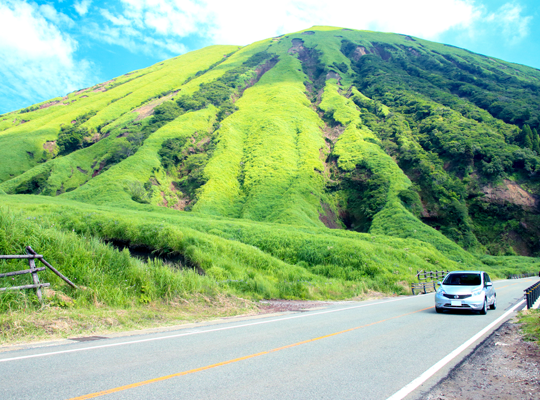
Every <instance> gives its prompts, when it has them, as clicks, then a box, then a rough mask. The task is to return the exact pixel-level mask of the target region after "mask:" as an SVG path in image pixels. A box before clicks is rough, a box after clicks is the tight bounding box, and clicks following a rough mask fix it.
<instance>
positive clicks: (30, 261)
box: [26, 250, 43, 303]
mask: <svg viewBox="0 0 540 400" xmlns="http://www.w3.org/2000/svg"><path fill="white" fill-rule="evenodd" d="M26 253H27V254H29V252H28V250H27V251H26ZM28 264H29V265H30V269H31V270H32V280H33V281H34V285H36V294H37V297H38V300H39V302H40V303H43V297H42V296H41V288H40V287H39V276H38V274H37V269H36V263H35V261H34V259H33V258H29V259H28Z"/></svg>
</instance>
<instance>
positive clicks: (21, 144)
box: [0, 46, 238, 181]
mask: <svg viewBox="0 0 540 400" xmlns="http://www.w3.org/2000/svg"><path fill="white" fill-rule="evenodd" d="M237 49H238V47H237V46H211V47H207V48H205V49H202V50H199V51H195V52H191V53H188V54H185V55H183V56H180V57H177V58H175V59H171V60H168V61H166V62H164V63H162V64H156V65H154V66H152V67H149V68H147V69H145V70H141V71H137V72H136V73H135V74H133V76H134V77H137V78H136V79H133V80H130V79H132V77H131V76H123V77H120V78H118V79H117V80H116V82H122V81H126V83H125V84H122V85H119V86H116V87H114V88H112V89H111V90H107V91H105V92H94V91H93V90H92V88H90V89H89V91H87V92H85V93H84V94H81V95H80V96H82V95H87V96H88V97H86V98H80V97H78V100H76V101H75V102H72V103H70V104H69V105H66V106H52V107H49V108H47V109H43V110H37V111H34V112H30V113H25V114H22V115H23V116H24V118H25V119H26V118H27V119H30V121H29V122H27V123H24V124H20V125H18V126H15V127H13V128H11V129H7V130H4V131H2V132H0V158H5V157H8V155H9V158H10V160H12V161H13V162H10V163H2V164H0V181H5V180H7V179H9V178H12V177H15V176H18V175H20V174H21V173H23V172H25V171H27V170H28V169H30V168H32V167H33V166H35V165H36V162H37V161H38V160H39V159H40V158H41V155H42V154H43V144H44V143H45V142H46V141H52V140H55V139H56V137H57V135H58V132H59V130H60V125H61V124H68V123H71V121H72V120H75V118H76V117H78V116H79V115H81V114H84V113H86V112H89V111H97V112H98V113H97V114H96V115H95V116H94V117H92V118H91V119H90V120H88V121H87V122H86V123H85V124H83V126H86V127H88V128H90V129H94V130H95V129H96V128H97V127H98V126H99V125H102V124H104V123H106V122H109V121H112V120H115V119H117V118H119V117H120V116H121V115H123V114H125V113H126V112H129V111H131V110H132V109H134V108H136V107H138V106H140V105H142V104H143V103H144V102H145V101H146V100H148V99H150V98H152V97H154V96H157V95H158V94H160V93H161V92H163V91H166V90H173V89H178V88H180V86H181V85H182V84H183V82H184V81H185V80H186V79H187V78H188V77H190V76H191V75H193V74H195V73H196V72H198V71H200V70H203V69H206V68H208V67H209V66H210V65H212V64H214V63H216V62H217V61H220V60H222V59H223V56H224V55H225V54H227V53H230V52H232V51H235V50H237ZM190 83H191V82H190ZM191 85H195V83H191ZM66 101H68V100H66ZM34 117H35V118H34ZM27 152H30V153H32V155H29V154H28V153H27Z"/></svg>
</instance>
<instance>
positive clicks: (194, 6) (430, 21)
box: [0, 0, 540, 114]
mask: <svg viewBox="0 0 540 400" xmlns="http://www.w3.org/2000/svg"><path fill="white" fill-rule="evenodd" d="M538 3H539V2H538V0H513V1H511V0H408V1H404V0H378V1H376V2H375V1H373V0H354V1H351V0H333V1H331V2H329V1H328V0H272V1H270V2H264V3H263V2H254V1H252V0H251V1H248V0H228V1H224V0H118V1H103V0H75V1H73V0H57V1H41V0H39V1H28V0H0V114H2V113H5V112H9V111H13V110H17V109H19V108H23V107H26V106H28V105H31V104H34V103H37V102H40V101H43V100H46V99H49V98H53V97H56V96H62V95H65V94H66V93H69V92H71V91H73V90H76V89H80V88H84V87H88V86H91V85H93V84H96V83H98V82H103V81H106V80H109V79H111V78H114V77H116V76H119V75H122V74H124V73H127V72H129V71H132V70H135V69H139V68H144V67H147V66H149V65H152V64H154V63H157V62H159V61H161V60H163V59H167V58H170V57H174V56H176V55H178V54H183V53H185V52H188V51H191V50H196V49H199V48H202V47H204V46H208V45H211V44H237V45H246V44H249V43H252V42H254V41H256V40H260V39H265V38H268V37H272V36H277V35H280V34H283V33H288V32H294V31H297V30H301V29H306V28H308V27H310V26H313V25H331V26H340V27H346V28H353V29H370V30H378V31H384V32H397V33H404V34H409V35H413V36H417V37H421V38H424V39H428V40H433V41H438V42H443V43H448V44H452V45H455V46H459V47H463V48H466V49H469V50H472V51H474V52H478V53H481V54H486V55H489V56H491V57H497V58H501V59H504V60H507V61H512V62H516V63H520V64H525V65H529V66H532V67H535V68H539V69H540V41H539V40H538V39H539V38H540V4H538Z"/></svg>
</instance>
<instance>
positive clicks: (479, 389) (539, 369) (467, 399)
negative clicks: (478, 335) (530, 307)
mask: <svg viewBox="0 0 540 400" xmlns="http://www.w3.org/2000/svg"><path fill="white" fill-rule="evenodd" d="M417 399H422V400H458V399H459V400H484V399H485V400H488V399H490V400H495V399H505V400H510V399H511V400H522V399H523V400H540V347H539V346H538V345H537V344H536V343H534V342H527V341H524V340H523V335H522V333H521V332H520V329H519V325H518V324H516V323H514V322H511V321H508V322H506V323H504V324H503V325H501V326H500V327H499V328H498V329H497V330H496V331H495V332H493V333H492V334H491V335H490V336H489V337H488V338H487V339H486V340H484V341H483V342H482V343H481V344H479V345H478V347H477V348H476V349H475V350H474V351H473V352H472V353H471V354H470V355H469V356H468V357H466V358H465V359H464V360H463V361H461V362H460V363H459V364H458V365H457V366H456V367H455V368H453V369H452V371H450V373H449V374H448V375H447V376H446V377H445V378H443V379H442V380H441V381H439V383H437V385H435V386H434V387H433V388H431V389H430V390H429V391H428V392H424V393H422V394H421V395H420V396H418V397H417Z"/></svg>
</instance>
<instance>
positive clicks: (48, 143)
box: [43, 140, 56, 153]
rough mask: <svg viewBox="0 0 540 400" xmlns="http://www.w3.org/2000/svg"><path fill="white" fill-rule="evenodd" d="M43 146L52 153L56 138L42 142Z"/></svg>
mask: <svg viewBox="0 0 540 400" xmlns="http://www.w3.org/2000/svg"><path fill="white" fill-rule="evenodd" d="M43 148H44V149H45V150H46V151H48V152H49V153H54V150H55V149H56V140H50V141H46V142H45V143H43Z"/></svg>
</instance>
